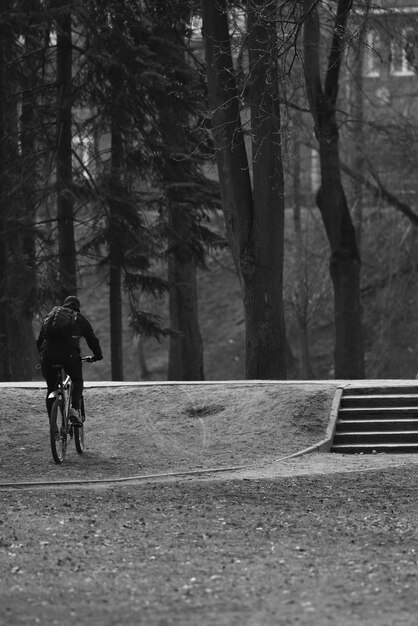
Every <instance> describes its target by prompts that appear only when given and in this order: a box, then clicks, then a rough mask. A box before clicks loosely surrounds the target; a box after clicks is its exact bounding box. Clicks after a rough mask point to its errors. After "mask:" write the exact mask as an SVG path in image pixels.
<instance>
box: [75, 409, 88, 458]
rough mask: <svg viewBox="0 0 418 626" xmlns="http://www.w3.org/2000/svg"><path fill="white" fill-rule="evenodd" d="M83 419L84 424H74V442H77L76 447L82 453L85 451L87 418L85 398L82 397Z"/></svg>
mask: <svg viewBox="0 0 418 626" xmlns="http://www.w3.org/2000/svg"><path fill="white" fill-rule="evenodd" d="M80 413H81V419H82V420H83V422H82V424H83V425H82V426H76V425H74V426H73V428H74V443H75V449H76V450H77V452H78V454H82V453H83V452H84V420H85V419H86V416H85V413H84V400H83V398H81V411H80Z"/></svg>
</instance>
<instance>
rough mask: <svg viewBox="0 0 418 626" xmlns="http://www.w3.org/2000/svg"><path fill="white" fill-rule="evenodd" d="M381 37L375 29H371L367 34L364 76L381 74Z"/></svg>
mask: <svg viewBox="0 0 418 626" xmlns="http://www.w3.org/2000/svg"><path fill="white" fill-rule="evenodd" d="M381 47H382V43H381V37H380V34H379V33H378V32H377V31H375V30H369V31H368V32H367V35H366V42H365V51H364V76H369V77H375V76H380V71H381V68H382V61H383V59H382V56H381V53H380V51H381Z"/></svg>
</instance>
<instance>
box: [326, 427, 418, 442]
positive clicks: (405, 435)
mask: <svg viewBox="0 0 418 626" xmlns="http://www.w3.org/2000/svg"><path fill="white" fill-rule="evenodd" d="M347 443H349V444H352V443H354V444H356V443H366V444H373V443H416V444H417V445H418V430H401V431H394V430H391V431H380V432H379V431H364V432H356V431H351V432H350V431H348V432H336V433H335V435H334V441H333V445H334V444H335V445H337V444H347Z"/></svg>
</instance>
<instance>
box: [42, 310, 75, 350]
mask: <svg viewBox="0 0 418 626" xmlns="http://www.w3.org/2000/svg"><path fill="white" fill-rule="evenodd" d="M77 315H78V314H77V312H76V311H73V310H72V309H69V308H67V307H65V306H54V308H53V309H52V311H50V312H49V313H48V315H47V316H46V317H45V319H44V323H43V327H44V333H45V339H48V340H49V341H58V342H59V341H64V342H66V341H70V339H71V337H72V336H73V334H74V332H75V323H76V320H77Z"/></svg>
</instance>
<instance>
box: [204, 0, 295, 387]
mask: <svg viewBox="0 0 418 626" xmlns="http://www.w3.org/2000/svg"><path fill="white" fill-rule="evenodd" d="M261 8H263V9H266V3H265V2H262V1H261V0H257V1H256V2H252V3H251V10H250V15H249V17H250V22H251V26H250V44H249V48H250V73H251V77H252V78H251V88H250V93H251V130H252V135H253V158H252V162H253V193H252V190H251V182H250V175H249V168H248V161H247V154H246V150H245V144H244V136H243V132H242V126H241V120H240V109H239V100H238V96H237V89H236V84H235V80H234V69H233V64H232V56H231V47H230V40H229V29H228V17H227V7H226V3H225V2H224V1H220V2H216V3H215V2H211V1H210V0H202V13H203V34H204V37H205V42H206V57H207V66H208V67H207V71H208V99H209V107H210V109H211V111H212V132H213V138H214V142H215V149H216V157H217V163H218V172H219V179H220V184H221V192H222V199H223V206H224V215H225V221H226V226H227V233H228V237H229V241H230V245H231V250H232V253H233V257H234V260H235V264H236V267H237V270H238V274H239V276H240V278H241V287H242V292H243V301H244V314H245V325H246V377H247V378H253V379H277V378H285V377H286V338H285V326H284V315H283V300H282V285H283V208H284V205H283V171H282V161H281V150H280V141H281V140H280V116H279V104H278V95H277V74H276V71H275V70H276V66H275V62H274V54H275V51H276V30H275V23H276V22H275V13H273V14H271V15H268V14H267V15H268V17H267V19H261V15H260V14H261V11H260V9H261ZM269 8H270V9H271V10H272V11H275V3H271V4H270V5H269Z"/></svg>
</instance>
